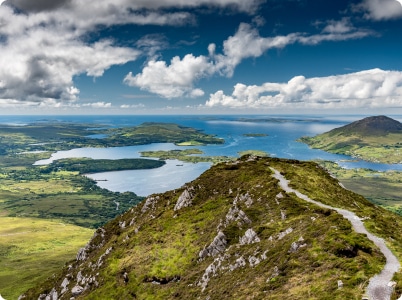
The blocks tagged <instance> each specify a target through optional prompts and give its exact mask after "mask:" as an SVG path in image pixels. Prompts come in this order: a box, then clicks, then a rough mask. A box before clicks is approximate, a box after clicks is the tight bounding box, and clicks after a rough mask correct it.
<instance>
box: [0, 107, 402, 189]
mask: <svg viewBox="0 0 402 300" xmlns="http://www.w3.org/2000/svg"><path fill="white" fill-rule="evenodd" d="M363 117H365V116H325V117H322V116H319V117H318V116H294V115H289V116H288V115H281V116H266V115H264V116H256V115H253V116H247V115H245V116H238V115H236V116H57V117H50V116H45V117H37V116H7V117H5V118H0V123H7V124H18V125H23V124H26V123H30V122H33V121H37V120H41V121H42V122H47V121H55V120H58V121H66V122H80V123H95V124H100V125H101V126H102V127H103V126H104V127H108V126H109V127H121V126H134V125H139V124H141V123H143V122H169V123H177V124H180V125H183V126H189V127H194V128H197V129H200V130H203V131H204V132H205V133H208V134H215V135H216V136H218V137H220V138H223V139H224V140H225V144H223V145H208V146H197V147H196V148H198V149H200V150H202V151H203V152H204V153H205V154H204V155H226V156H235V157H237V156H238V153H239V152H240V151H245V150H262V151H265V152H268V153H269V154H270V155H271V156H273V157H280V158H293V159H299V160H313V159H322V160H330V161H335V162H337V163H339V164H340V165H341V166H343V167H345V168H370V169H373V170H378V171H386V170H402V165H401V164H393V165H389V164H377V163H369V162H365V161H353V162H351V161H345V160H350V159H351V158H350V157H348V156H343V155H336V154H331V153H326V152H324V151H321V150H315V149H310V148H309V147H308V146H307V145H305V144H302V143H298V142H296V140H297V139H298V138H299V137H301V136H313V135H316V134H319V133H323V132H326V131H328V130H331V129H333V128H336V127H340V126H343V125H345V124H348V123H350V122H353V121H355V120H359V119H362V118H363ZM392 118H394V119H396V120H399V121H400V120H401V116H392ZM247 134H264V135H266V136H260V137H250V136H246V135H247ZM95 138H102V137H101V136H96V137H95ZM186 148H191V147H179V146H175V145H174V144H151V145H141V146H130V147H114V148H103V149H102V148H81V149H72V150H69V151H59V152H56V153H54V154H53V155H52V157H51V158H50V159H48V160H41V161H38V162H36V164H38V165H39V164H48V163H50V162H51V161H53V160H55V159H60V158H67V157H90V158H95V159H96V158H98V159H100V158H107V159H120V158H137V157H139V156H140V155H139V152H140V151H153V150H172V149H186ZM209 167H210V164H208V163H199V164H192V163H183V162H178V161H174V160H171V161H167V164H166V165H164V166H163V167H161V168H158V169H153V170H132V171H119V172H106V173H97V174H90V175H87V176H88V177H90V178H93V179H95V180H102V181H98V185H99V186H101V187H103V188H107V189H110V190H112V191H120V192H124V191H132V192H135V193H136V194H138V195H140V196H147V195H149V194H151V193H159V192H164V191H166V190H171V189H176V188H179V187H181V186H182V185H183V184H184V183H186V182H189V181H191V180H193V179H195V178H197V177H198V176H199V175H200V174H201V173H203V172H204V171H205V170H207V169H208V168H209ZM103 180H106V181H103Z"/></svg>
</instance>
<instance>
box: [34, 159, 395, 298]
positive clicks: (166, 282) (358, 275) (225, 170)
mask: <svg viewBox="0 0 402 300" xmlns="http://www.w3.org/2000/svg"><path fill="white" fill-rule="evenodd" d="M269 166H273V167H275V168H277V169H279V170H281V171H282V172H283V173H284V174H285V176H286V177H287V178H288V179H290V180H291V182H292V185H293V186H294V187H295V188H296V189H299V190H300V191H301V192H303V193H305V194H307V195H308V196H310V197H311V198H313V199H317V200H320V201H322V202H324V203H327V204H330V205H335V206H339V207H344V208H348V209H351V210H353V211H355V212H356V213H357V214H358V215H359V216H365V217H369V218H370V219H369V220H367V221H366V223H367V224H368V227H369V228H370V230H372V231H373V232H375V233H376V234H379V235H380V236H382V237H383V238H384V239H385V240H386V241H387V242H388V243H389V244H390V245H391V247H392V248H393V249H394V250H395V252H396V254H397V255H398V256H399V257H400V258H402V253H401V249H402V237H401V236H400V234H398V233H399V232H400V230H399V229H398V228H402V221H401V219H400V218H399V217H398V216H396V215H394V214H392V213H390V212H387V211H385V210H384V209H381V208H379V207H376V206H374V205H373V204H371V203H369V202H368V201H367V200H365V199H364V198H363V197H361V196H359V195H356V194H354V193H352V192H349V191H346V190H344V189H342V188H341V187H340V186H339V184H338V182H337V181H336V180H335V179H333V178H332V177H330V176H329V175H328V174H327V173H325V172H324V171H323V170H322V169H321V168H319V167H317V165H315V164H313V163H299V162H296V161H283V160H277V159H269V158H264V159H260V160H258V161H249V162H245V161H243V162H242V163H238V164H232V163H228V164H219V165H217V166H215V167H213V168H211V169H210V170H208V171H207V172H205V173H204V174H203V175H201V176H200V178H199V179H197V180H195V181H193V182H191V183H189V184H188V185H187V186H188V187H189V188H190V190H191V189H194V190H193V191H192V193H193V194H194V199H193V201H192V206H190V207H187V208H182V209H181V210H179V211H176V212H175V211H174V210H173V207H174V206H175V204H176V202H177V199H178V197H179V196H180V194H181V192H182V190H180V191H176V192H173V191H172V192H168V193H165V194H161V195H158V197H159V198H158V199H156V201H155V203H154V205H149V209H148V210H146V211H145V209H144V210H143V211H142V209H143V208H144V205H146V204H144V203H142V204H140V205H139V206H138V207H135V208H133V209H132V210H131V211H129V212H127V213H126V214H124V215H122V216H120V217H118V218H117V219H116V220H114V221H113V222H111V223H109V224H107V225H106V226H105V227H104V229H105V230H106V232H105V237H104V238H100V236H99V235H98V237H96V238H95V239H94V240H93V241H92V243H91V245H92V248H91V249H92V250H89V251H88V255H89V259H88V260H87V261H85V262H82V263H77V262H74V265H75V269H74V270H73V271H69V273H70V274H71V277H70V278H71V281H73V282H74V283H73V285H74V284H75V281H74V280H75V279H74V277H75V276H76V275H77V273H78V271H81V274H82V275H83V276H84V277H88V278H89V277H93V278H95V280H96V282H97V283H98V284H99V286H98V288H97V289H95V285H94V284H90V285H89V289H90V290H91V293H90V294H88V293H85V294H83V295H82V296H81V297H78V298H79V299H84V298H85V299H99V298H100V297H103V298H107V299H131V298H134V297H136V298H137V299H147V298H150V297H152V298H153V299H174V298H180V299H195V298H198V297H200V296H202V298H207V297H210V299H223V298H232V299H250V298H254V299H285V298H287V299H289V298H292V299H306V298H308V299H361V295H362V294H363V292H364V287H365V286H366V284H367V281H368V279H369V278H370V277H371V276H373V274H375V273H377V272H378V271H379V270H380V269H381V267H382V265H383V264H384V259H383V257H382V255H381V254H380V253H379V252H378V251H377V249H376V248H375V246H374V245H373V244H372V243H371V242H370V241H369V240H367V239H366V238H365V237H364V236H363V235H360V234H356V233H354V232H353V231H352V230H351V226H350V224H349V223H348V222H347V221H346V220H344V219H343V218H342V217H341V216H339V215H338V214H336V213H334V212H331V211H329V210H324V209H320V208H317V207H315V206H314V205H312V204H309V203H306V202H304V201H302V200H300V199H298V198H297V197H295V196H294V195H293V194H284V193H283V194H284V198H282V199H276V195H278V193H280V192H281V189H280V188H279V187H278V185H277V182H276V180H275V179H273V178H272V177H271V171H270V169H269ZM246 195H248V196H246ZM242 196H244V197H242ZM236 198H237V199H238V200H237V207H238V208H240V209H241V210H243V211H244V213H245V214H246V215H247V216H248V218H249V219H250V220H251V221H252V223H251V224H245V223H242V222H240V221H229V222H228V223H227V224H226V225H223V224H224V223H225V218H226V216H227V213H228V211H229V210H230V208H233V203H234V199H236ZM241 199H243V200H241ZM245 199H251V200H252V204H251V203H250V202H249V201H248V202H247V201H246V200H245ZM148 202H149V201H148ZM284 216H285V217H284ZM122 224H124V225H125V226H122ZM218 228H219V229H220V230H222V232H223V233H224V234H225V235H226V237H227V241H228V246H229V247H228V249H227V250H226V251H225V252H224V254H223V253H222V254H221V255H218V256H215V257H214V258H212V257H207V258H205V259H204V260H199V256H198V253H199V252H200V251H201V250H202V249H203V248H204V247H205V246H207V245H209V244H210V243H211V242H212V240H213V239H214V237H215V236H216V235H217V229H218ZM249 228H252V229H253V230H254V231H255V232H256V233H257V235H258V237H259V238H260V239H261V241H260V242H259V243H255V244H250V245H240V244H239V237H241V236H243V234H244V233H245V231H246V230H247V229H249ZM289 228H292V229H293V231H292V232H291V233H289V234H287V235H286V236H285V237H283V238H281V239H279V238H278V235H279V234H280V233H281V232H284V231H285V230H286V229H289ZM98 232H100V231H98ZM300 241H302V242H300ZM298 242H300V243H305V244H306V246H305V247H302V248H300V249H299V250H297V251H295V252H291V251H289V250H290V248H291V244H292V243H298ZM98 247H100V249H99V250H97V248H98ZM110 247H111V248H112V250H111V252H110V254H106V255H105V253H106V249H108V248H110ZM217 257H221V258H222V261H221V267H220V268H218V271H217V276H215V277H212V278H211V280H210V281H209V283H208V285H207V288H206V289H205V291H203V292H202V291H201V287H200V286H198V285H197V283H198V282H200V280H201V278H202V276H203V274H204V272H205V270H206V269H207V268H208V266H210V265H211V264H213V263H214V259H216V258H217ZM241 257H243V258H244V259H245V265H244V266H242V267H239V268H237V269H235V270H233V271H230V270H229V269H228V268H229V266H230V265H234V264H235V262H236V260H237V259H240V258H241ZM252 257H256V258H260V259H261V262H260V263H259V264H257V265H255V266H253V267H252V266H250V263H249V261H250V259H252ZM263 257H265V258H263ZM99 260H101V261H103V264H102V265H101V266H100V267H99V268H98V267H94V266H93V264H94V263H97V262H98V261H99ZM90 265H91V267H90ZM215 265H217V262H216V260H215ZM63 272H67V270H64V271H63ZM97 273H99V274H98V275H96V274H97ZM65 274H66V273H64V274H62V275H61V276H60V277H58V278H57V279H52V280H50V281H48V282H47V283H45V284H43V285H42V286H41V288H37V289H36V290H31V291H30V292H28V295H29V297H32V298H34V297H37V295H38V293H41V292H49V291H50V290H51V288H52V287H53V286H56V287H58V286H60V283H61V281H62V280H63V278H64V277H65ZM398 276H399V275H398ZM338 280H342V281H343V283H344V287H343V288H342V289H338V286H337V282H338ZM396 280H397V291H398V292H399V293H400V292H401V287H402V278H401V277H396ZM153 281H154V282H155V281H157V282H162V283H163V284H154V283H152V282H153ZM73 285H71V286H69V288H70V290H71V288H72V286H73ZM87 292H88V291H87ZM34 295H36V296H34ZM70 296H71V294H70V293H66V294H65V295H63V298H62V299H69V297H70ZM359 297H360V298H359Z"/></svg>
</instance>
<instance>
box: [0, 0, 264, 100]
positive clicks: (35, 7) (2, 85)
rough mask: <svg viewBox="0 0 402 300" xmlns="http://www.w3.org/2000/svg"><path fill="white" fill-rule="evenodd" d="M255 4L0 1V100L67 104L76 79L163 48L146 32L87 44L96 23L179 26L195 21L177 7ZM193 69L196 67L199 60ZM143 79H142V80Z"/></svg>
mask: <svg viewBox="0 0 402 300" xmlns="http://www.w3.org/2000/svg"><path fill="white" fill-rule="evenodd" d="M260 3H261V1H260V0H189V1H181V0H166V1H157V0H140V1H131V0H102V1H89V2H88V1H81V0H36V1H32V0H6V1H1V0H0V4H1V5H0V53H1V56H0V66H1V67H0V99H1V102H0V105H2V106H4V105H8V104H7V103H10V105H16V104H17V103H21V104H26V105H41V104H46V103H47V104H49V103H50V104H52V105H55V104H54V102H56V103H57V102H65V103H72V102H74V101H76V100H77V99H78V96H79V90H78V89H77V88H76V87H75V86H74V76H77V75H80V74H86V75H87V76H94V77H99V76H102V75H103V73H104V72H105V71H106V70H107V69H109V68H110V67H112V66H114V65H121V64H125V63H127V62H129V61H133V60H136V59H137V58H138V57H139V55H140V54H141V53H142V52H146V53H147V54H148V55H150V56H154V55H155V51H156V50H157V49H158V47H163V40H160V42H159V44H150V39H147V38H146V37H144V38H143V39H141V40H139V41H138V44H137V45H136V46H137V49H134V48H129V47H121V46H117V43H116V42H115V41H113V40H95V41H91V42H88V36H90V35H91V33H92V32H95V31H96V30H97V29H98V28H99V27H105V26H114V25H124V24H137V25H149V24H152V25H169V26H179V25H184V24H189V23H193V22H194V16H193V15H192V14H191V13H189V12H186V11H184V10H180V9H185V8H193V7H198V6H211V5H213V6H219V7H228V6H230V7H231V8H233V9H235V10H238V11H243V12H247V13H252V12H253V11H254V10H255V9H256V8H257V7H258V5H259V4H260ZM171 8H174V9H173V10H172V9H171ZM196 60H198V59H196ZM186 62H187V61H186ZM192 67H193V68H199V67H197V65H196V64H195V65H192ZM199 72H201V73H202V72H203V71H202V70H199ZM197 76H198V75H195V78H197ZM142 80H143V81H142V82H146V80H147V78H144V79H142ZM179 85H180V82H179ZM182 89H183V88H182ZM184 92H185V93H188V95H190V96H197V95H198V96H199V95H201V94H203V92H202V91H201V90H199V89H186V90H185V91H184ZM173 93H180V92H177V91H176V92H173Z"/></svg>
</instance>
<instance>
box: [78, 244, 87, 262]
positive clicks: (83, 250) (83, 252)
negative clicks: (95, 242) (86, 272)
mask: <svg viewBox="0 0 402 300" xmlns="http://www.w3.org/2000/svg"><path fill="white" fill-rule="evenodd" d="M86 258H87V247H85V248H80V250H78V253H77V257H76V259H77V261H81V260H85V259H86Z"/></svg>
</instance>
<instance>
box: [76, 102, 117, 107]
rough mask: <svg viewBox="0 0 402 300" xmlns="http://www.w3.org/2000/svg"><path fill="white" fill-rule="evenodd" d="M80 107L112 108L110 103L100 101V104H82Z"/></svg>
mask: <svg viewBox="0 0 402 300" xmlns="http://www.w3.org/2000/svg"><path fill="white" fill-rule="evenodd" d="M81 106H83V107H92V108H110V107H112V103H110V102H102V101H100V102H92V103H84V104H82V105H81Z"/></svg>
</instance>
